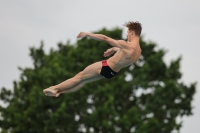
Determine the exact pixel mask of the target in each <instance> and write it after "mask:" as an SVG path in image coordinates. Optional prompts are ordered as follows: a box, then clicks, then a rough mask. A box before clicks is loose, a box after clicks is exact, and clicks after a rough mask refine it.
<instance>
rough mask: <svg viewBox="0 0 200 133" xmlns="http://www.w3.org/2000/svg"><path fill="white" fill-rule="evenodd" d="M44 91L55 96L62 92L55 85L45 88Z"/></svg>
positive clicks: (47, 94)
mask: <svg viewBox="0 0 200 133" xmlns="http://www.w3.org/2000/svg"><path fill="white" fill-rule="evenodd" d="M43 93H45V95H46V96H54V97H58V96H59V95H60V92H58V89H57V88H55V86H51V87H49V88H47V89H45V90H43Z"/></svg>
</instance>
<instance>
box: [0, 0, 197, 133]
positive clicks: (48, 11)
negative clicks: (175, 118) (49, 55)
mask: <svg viewBox="0 0 200 133" xmlns="http://www.w3.org/2000/svg"><path fill="white" fill-rule="evenodd" d="M129 20H132V21H139V22H141V23H142V25H143V31H142V34H143V35H144V36H145V40H146V41H150V40H151V41H153V42H155V43H157V44H158V47H159V48H164V49H166V50H168V52H167V54H166V56H165V61H166V63H169V61H170V60H172V59H176V58H177V57H178V56H180V55H181V56H182V61H181V72H182V73H183V77H182V81H184V82H185V83H186V84H187V85H189V84H190V83H192V82H195V81H196V82H199V79H200V75H199V74H200V73H199V72H200V71H199V69H200V59H199V57H200V52H199V50H200V37H199V36H200V1H199V0H57V1H55V0H41V1H39V0H29V1H27V0H0V54H1V56H0V62H1V65H0V88H1V87H6V88H12V87H13V84H12V82H13V81H14V80H18V79H19V75H20V72H19V70H18V69H17V67H18V66H20V67H22V68H24V67H30V66H32V61H31V58H30V57H29V55H28V54H29V47H31V46H36V47H38V46H39V45H40V42H41V41H44V44H45V45H44V46H45V50H49V49H50V48H52V47H53V48H55V47H57V43H58V42H63V43H65V42H66V41H67V40H70V41H71V42H72V43H74V42H75V41H76V36H77V34H78V33H79V32H80V31H86V32H92V31H98V30H99V29H101V28H103V27H106V28H108V29H112V28H115V27H120V28H123V29H124V37H125V33H126V29H125V28H124V27H123V26H122V25H123V24H124V22H126V21H129ZM97 48H98V46H97ZM155 65H156V64H155ZM193 106H194V110H193V112H194V115H193V116H191V117H187V118H184V119H183V120H184V122H183V128H182V129H181V133H199V131H200V126H199V119H200V92H199V84H197V93H196V95H195V97H194V101H193Z"/></svg>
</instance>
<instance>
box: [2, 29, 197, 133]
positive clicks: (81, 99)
mask: <svg viewBox="0 0 200 133" xmlns="http://www.w3.org/2000/svg"><path fill="white" fill-rule="evenodd" d="M96 33H100V34H104V35H107V36H109V37H112V38H114V39H122V30H121V29H119V28H115V29H112V30H107V29H105V28H104V29H102V30H100V31H98V32H96ZM140 45H141V48H142V55H141V57H140V59H139V60H138V61H137V62H136V63H134V64H132V65H131V66H129V67H127V68H124V69H122V70H121V71H120V72H119V74H117V76H115V77H114V78H112V79H109V80H108V79H103V80H99V81H96V82H93V83H89V84H87V85H85V86H84V87H83V88H82V89H80V90H79V91H76V92H74V93H68V94H62V95H60V96H59V97H58V98H55V97H46V96H45V95H44V94H43V92H42V91H43V89H45V88H47V87H49V86H52V85H55V84H58V83H60V82H62V81H64V80H66V79H68V78H71V77H73V76H74V75H75V74H77V73H78V72H80V71H82V70H83V69H84V68H85V67H86V66H87V65H89V64H91V63H94V62H96V61H100V60H102V59H105V58H104V57H103V52H104V51H105V50H106V49H108V48H110V47H111V46H110V45H108V44H106V43H105V42H100V41H96V40H92V39H88V38H84V39H82V40H78V41H77V42H76V44H74V45H72V44H70V42H69V41H68V42H67V43H66V44H63V43H59V44H58V47H57V49H51V50H50V51H49V52H48V53H47V52H45V51H44V49H43V47H44V44H43V43H41V46H40V47H38V48H36V47H32V48H30V57H31V59H32V61H33V67H30V68H19V70H20V71H21V74H20V77H19V79H18V80H17V81H14V88H13V90H10V89H7V88H1V90H0V99H1V101H3V102H4V103H7V104H8V106H6V107H5V106H0V128H1V129H0V132H1V133H49V132H51V133H82V132H85V133H170V132H172V131H173V130H178V131H179V130H180V127H181V123H178V122H177V121H176V119H177V118H178V117H182V116H189V115H192V106H191V102H192V100H193V96H194V93H195V89H196V83H191V84H190V85H188V86H187V85H185V84H184V83H183V82H182V81H181V76H182V73H181V72H180V61H181V57H178V58H177V59H175V60H172V61H171V62H170V63H169V65H166V63H165V62H164V60H163V57H164V55H165V54H166V51H165V50H164V49H158V48H157V47H158V46H157V45H156V44H155V43H151V42H145V41H144V39H143V38H142V37H141V40H140Z"/></svg>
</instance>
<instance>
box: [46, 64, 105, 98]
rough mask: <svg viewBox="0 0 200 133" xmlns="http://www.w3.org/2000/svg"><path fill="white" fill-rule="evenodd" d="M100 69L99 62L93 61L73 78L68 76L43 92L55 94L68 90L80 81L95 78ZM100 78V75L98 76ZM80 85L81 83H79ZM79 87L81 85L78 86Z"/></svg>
mask: <svg viewBox="0 0 200 133" xmlns="http://www.w3.org/2000/svg"><path fill="white" fill-rule="evenodd" d="M100 70H101V62H97V63H94V64H92V65H89V66H88V67H86V68H85V69H84V70H83V71H82V72H80V73H79V74H77V75H75V76H74V77H73V78H70V79H68V80H66V81H64V82H62V83H60V84H58V85H55V86H51V87H49V88H47V89H45V90H44V91H43V92H44V93H45V94H46V95H47V96H56V95H57V93H59V92H65V91H66V90H69V89H71V88H73V87H75V86H77V85H79V84H80V83H81V82H83V83H84V82H86V81H87V82H92V81H93V80H92V79H93V78H96V77H98V76H100V75H99V73H100ZM100 77H101V78H102V76H100ZM80 86H81V85H80ZM79 88H81V87H79Z"/></svg>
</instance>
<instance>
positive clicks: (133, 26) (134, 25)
mask: <svg viewBox="0 0 200 133" xmlns="http://www.w3.org/2000/svg"><path fill="white" fill-rule="evenodd" d="M124 26H126V27H127V28H128V29H129V30H133V31H134V32H135V34H136V35H137V36H140V34H141V31H142V25H141V24H140V23H139V22H138V21H136V22H133V21H129V22H126V23H125V24H124Z"/></svg>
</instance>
